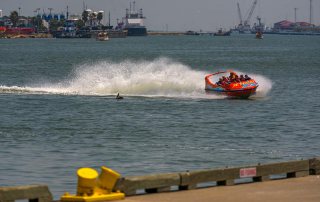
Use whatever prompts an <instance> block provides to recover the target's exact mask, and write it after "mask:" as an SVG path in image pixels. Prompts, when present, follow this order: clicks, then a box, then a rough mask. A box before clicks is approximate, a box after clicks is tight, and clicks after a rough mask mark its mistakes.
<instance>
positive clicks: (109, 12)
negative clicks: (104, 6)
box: [108, 11, 110, 27]
mask: <svg viewBox="0 0 320 202" xmlns="http://www.w3.org/2000/svg"><path fill="white" fill-rule="evenodd" d="M108 24H109V27H110V11H109V23H108Z"/></svg>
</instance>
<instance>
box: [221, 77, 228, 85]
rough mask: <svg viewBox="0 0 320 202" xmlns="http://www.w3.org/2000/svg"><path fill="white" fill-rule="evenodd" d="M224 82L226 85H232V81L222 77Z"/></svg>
mask: <svg viewBox="0 0 320 202" xmlns="http://www.w3.org/2000/svg"><path fill="white" fill-rule="evenodd" d="M222 81H223V83H224V85H227V84H230V80H229V79H228V78H227V77H225V76H222Z"/></svg>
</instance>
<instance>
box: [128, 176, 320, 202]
mask: <svg viewBox="0 0 320 202" xmlns="http://www.w3.org/2000/svg"><path fill="white" fill-rule="evenodd" d="M319 190H320V176H319V175H311V176H307V177H301V178H290V179H283V180H271V181H267V182H261V183H250V184H243V185H235V186H223V187H212V188H205V189H197V190H189V191H179V192H168V193H159V194H149V195H140V196H131V197H127V198H126V199H125V200H123V202H147V201H148V202H149V201H150V202H172V201H174V202H198V201H199V202H212V201H224V202H234V201H237V202H250V201H254V202H269V201H272V202H275V201H276V202H277V201H279V202H301V201H303V202H319V201H320V191H319Z"/></svg>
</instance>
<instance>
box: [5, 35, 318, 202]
mask: <svg viewBox="0 0 320 202" xmlns="http://www.w3.org/2000/svg"><path fill="white" fill-rule="evenodd" d="M319 56H320V37H317V36H273V35H266V36H265V38H264V39H263V40H256V39H254V36H253V35H247V36H245V35H243V36H231V37H210V36H148V37H128V38H126V39H111V40H110V41H108V42H98V41H95V40H94V39H12V40H0V70H1V71H0V106H1V107H0V186H13V185H25V184H47V185H49V188H50V190H51V191H52V193H53V195H54V198H55V199H59V197H60V196H61V195H62V194H63V193H64V192H70V193H75V191H76V182H77V177H76V170H77V169H78V168H80V167H92V168H95V169H97V170H99V169H100V166H103V165H104V166H107V167H110V168H112V169H114V170H116V171H118V172H120V173H121V174H122V175H123V176H129V175H130V176H132V175H145V174H150V173H163V172H178V171H185V170H195V169H205V168H221V167H225V166H240V165H250V164H257V163H269V162H278V161H286V160H296V159H301V158H311V157H315V156H320V150H319V145H320V139H319V137H320V132H319V131H320V124H319V120H320V113H319V112H320V102H319V101H320V93H319V89H320V84H319V78H318V77H319V75H320V59H319ZM227 69H233V70H235V71H237V72H241V73H245V74H249V75H250V76H251V77H253V78H255V79H256V80H257V82H258V83H259V88H258V92H257V95H255V96H254V97H252V98H251V99H249V100H238V99H227V98H225V97H222V96H216V95H213V94H206V93H205V91H204V76H205V75H206V74H209V73H213V72H216V71H219V70H227ZM117 92H119V93H120V94H121V95H122V96H124V99H123V100H116V99H115V95H116V93H117Z"/></svg>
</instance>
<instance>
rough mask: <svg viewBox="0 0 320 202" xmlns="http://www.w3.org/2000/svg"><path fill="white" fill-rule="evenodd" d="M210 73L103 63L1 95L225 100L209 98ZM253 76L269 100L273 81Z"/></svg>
mask: <svg viewBox="0 0 320 202" xmlns="http://www.w3.org/2000/svg"><path fill="white" fill-rule="evenodd" d="M208 73H209V72H204V71H197V70H192V69H191V68H190V67H188V66H186V65H184V64H181V63H178V62H174V61H172V60H170V59H167V58H160V59H156V60H154V61H138V62H137V61H131V60H126V61H123V62H119V63H114V62H110V61H100V62H97V63H93V64H83V65H80V66H78V67H77V68H75V69H74V71H73V72H72V74H71V75H70V76H69V78H68V79H66V80H64V81H61V82H58V83H41V84H33V85H31V86H22V87H21V86H0V93H21V94H63V95H94V96H114V95H115V94H117V93H118V92H119V93H120V94H121V95H125V96H146V97H181V98H200V99H201V98H203V99H219V98H223V97H221V96H216V95H207V94H205V91H204V76H205V75H206V74H208ZM252 76H254V77H255V78H257V82H258V83H259V85H260V87H259V88H261V89H262V90H261V95H262V96H263V95H264V96H265V95H266V94H267V93H268V91H269V90H270V89H271V81H270V80H268V79H267V78H265V77H263V76H259V75H252ZM260 82H261V83H260ZM259 88H258V91H257V95H258V94H259V93H260V91H259Z"/></svg>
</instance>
